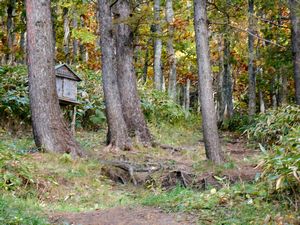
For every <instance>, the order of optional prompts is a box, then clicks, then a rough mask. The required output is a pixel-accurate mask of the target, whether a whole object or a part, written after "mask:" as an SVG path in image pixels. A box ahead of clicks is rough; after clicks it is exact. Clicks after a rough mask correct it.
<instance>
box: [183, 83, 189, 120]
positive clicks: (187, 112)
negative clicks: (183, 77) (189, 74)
mask: <svg viewBox="0 0 300 225" xmlns="http://www.w3.org/2000/svg"><path fill="white" fill-rule="evenodd" d="M190 88H191V80H190V79H187V81H186V88H185V96H184V98H185V117H186V118H187V117H188V116H189V114H190V102H191V101H190Z"/></svg>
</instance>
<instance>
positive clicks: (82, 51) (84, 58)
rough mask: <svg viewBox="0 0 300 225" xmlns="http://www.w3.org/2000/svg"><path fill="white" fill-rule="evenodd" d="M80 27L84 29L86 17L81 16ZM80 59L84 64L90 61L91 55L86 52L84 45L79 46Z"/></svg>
mask: <svg viewBox="0 0 300 225" xmlns="http://www.w3.org/2000/svg"><path fill="white" fill-rule="evenodd" d="M80 27H84V16H83V15H81V16H80ZM79 51H80V57H81V61H82V62H87V61H88V60H89V55H88V52H87V50H86V46H85V45H84V43H80V45H79Z"/></svg>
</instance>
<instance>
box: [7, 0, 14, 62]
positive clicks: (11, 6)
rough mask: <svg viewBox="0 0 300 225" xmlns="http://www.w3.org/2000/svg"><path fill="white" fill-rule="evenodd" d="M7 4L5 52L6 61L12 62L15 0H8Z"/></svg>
mask: <svg viewBox="0 0 300 225" xmlns="http://www.w3.org/2000/svg"><path fill="white" fill-rule="evenodd" d="M8 2H9V3H8V5H7V48H8V51H7V54H6V61H7V63H8V64H12V63H13V61H14V55H13V46H14V40H15V34H14V20H13V17H14V14H15V8H16V0H10V1H8Z"/></svg>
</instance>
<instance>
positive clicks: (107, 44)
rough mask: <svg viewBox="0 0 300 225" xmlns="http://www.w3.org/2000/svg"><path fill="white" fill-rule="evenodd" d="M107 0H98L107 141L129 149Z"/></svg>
mask: <svg viewBox="0 0 300 225" xmlns="http://www.w3.org/2000/svg"><path fill="white" fill-rule="evenodd" d="M110 2H111V1H109V0H98V7H99V12H100V22H101V27H100V29H101V33H100V45H101V51H102V79H103V90H104V98H105V106H106V116H107V122H108V130H109V133H108V139H109V140H108V143H109V145H111V146H112V147H115V148H119V149H122V150H125V149H131V143H130V138H129V135H128V130H127V126H126V123H125V120H124V117H123V114H122V104H121V98H120V93H119V89H118V80H117V71H116V64H117V63H116V55H115V52H116V48H115V34H114V29H113V22H112V12H111V7H110V4H111V3H110Z"/></svg>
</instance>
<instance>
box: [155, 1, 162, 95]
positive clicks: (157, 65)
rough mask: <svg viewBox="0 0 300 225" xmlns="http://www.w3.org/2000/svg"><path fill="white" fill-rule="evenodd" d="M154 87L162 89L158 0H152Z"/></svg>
mask: <svg viewBox="0 0 300 225" xmlns="http://www.w3.org/2000/svg"><path fill="white" fill-rule="evenodd" d="M154 21H155V25H154V26H153V28H154V30H153V31H154V35H155V38H154V64H153V70H154V87H155V89H157V90H160V91H161V90H162V80H163V74H162V63H161V53H162V40H161V38H160V35H161V27H160V0H154Z"/></svg>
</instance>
